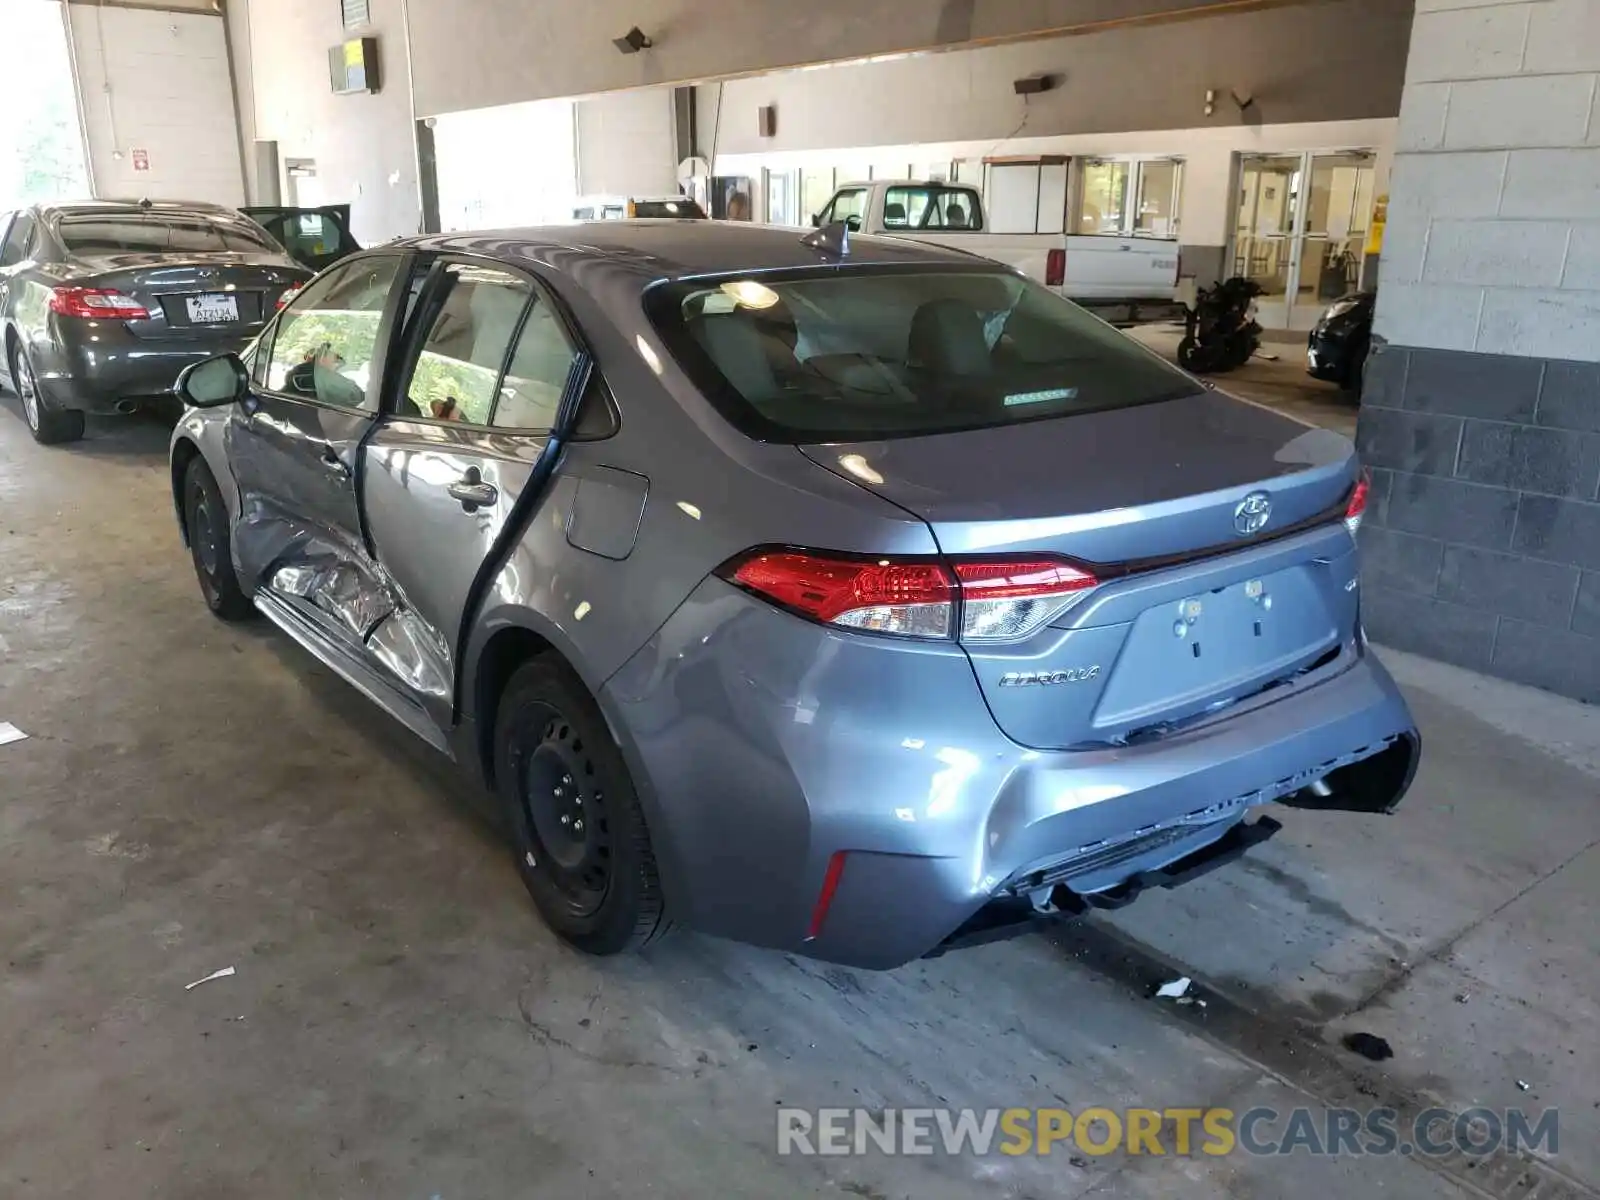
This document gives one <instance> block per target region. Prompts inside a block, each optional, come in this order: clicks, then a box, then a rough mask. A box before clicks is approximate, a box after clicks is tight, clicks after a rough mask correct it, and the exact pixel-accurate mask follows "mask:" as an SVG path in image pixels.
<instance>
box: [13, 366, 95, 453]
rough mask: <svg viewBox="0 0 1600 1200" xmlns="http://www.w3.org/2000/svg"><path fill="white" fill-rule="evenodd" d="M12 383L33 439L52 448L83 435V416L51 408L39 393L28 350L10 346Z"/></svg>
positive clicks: (70, 410)
mask: <svg viewBox="0 0 1600 1200" xmlns="http://www.w3.org/2000/svg"><path fill="white" fill-rule="evenodd" d="M10 359H11V361H10V367H11V382H12V384H13V385H14V386H15V387H16V389H17V398H18V399H19V400H21V401H22V416H23V419H24V420H26V421H27V422H28V430H29V432H30V433H32V434H33V440H34V441H36V442H38V443H39V444H40V445H44V446H51V445H55V444H57V443H59V442H75V441H77V440H78V439H79V438H81V437H82V436H83V414H82V413H81V412H77V411H76V410H73V409H59V408H52V407H51V406H50V402H49V401H48V400H46V399H45V397H44V394H43V393H42V392H40V391H39V381H38V379H37V378H36V377H35V375H34V373H33V365H32V364H31V363H30V362H29V361H28V354H27V351H25V350H23V348H22V347H21V346H19V345H17V344H16V343H14V342H13V343H12V345H11V351H10Z"/></svg>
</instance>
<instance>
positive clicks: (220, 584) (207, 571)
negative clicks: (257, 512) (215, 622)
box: [183, 456, 255, 621]
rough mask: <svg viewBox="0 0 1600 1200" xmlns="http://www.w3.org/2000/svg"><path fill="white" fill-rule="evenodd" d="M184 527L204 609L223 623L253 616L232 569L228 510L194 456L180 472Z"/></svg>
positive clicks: (253, 611)
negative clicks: (204, 599)
mask: <svg viewBox="0 0 1600 1200" xmlns="http://www.w3.org/2000/svg"><path fill="white" fill-rule="evenodd" d="M183 515H184V528H185V529H187V530H188V533H189V555H190V557H191V558H193V559H194V573H195V577H196V578H197V579H198V580H199V581H200V594H201V595H202V596H204V597H205V598H206V607H207V608H209V609H210V610H211V611H212V612H214V613H216V615H217V616H219V617H221V618H222V619H223V620H224V621H242V620H244V619H245V618H246V617H249V616H252V615H253V614H254V613H255V606H254V605H253V604H251V603H250V597H248V596H246V595H245V594H244V589H243V588H241V587H240V586H239V577H238V576H237V575H236V574H234V570H233V548H232V542H231V540H230V538H229V534H228V510H227V507H226V506H225V505H224V504H223V501H222V493H221V491H219V490H218V488H217V481H216V480H215V479H213V478H212V476H211V471H210V469H209V468H208V467H207V466H206V463H205V459H203V458H200V457H198V456H197V457H196V458H195V459H194V460H193V461H191V462H190V463H189V468H188V470H186V471H185V472H184V473H183Z"/></svg>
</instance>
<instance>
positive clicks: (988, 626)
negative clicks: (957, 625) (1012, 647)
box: [956, 558, 1100, 642]
mask: <svg viewBox="0 0 1600 1200" xmlns="http://www.w3.org/2000/svg"><path fill="white" fill-rule="evenodd" d="M956 578H957V579H958V580H960V581H961V640H962V641H964V642H974V641H977V642H998V641H1009V640H1011V639H1012V638H1018V637H1023V636H1025V635H1027V634H1029V633H1032V632H1033V631H1034V630H1035V629H1037V628H1039V626H1041V625H1043V624H1044V623H1045V622H1046V621H1049V620H1051V619H1053V618H1054V617H1056V616H1058V615H1059V614H1060V613H1062V612H1063V611H1065V610H1066V609H1068V608H1070V607H1071V606H1072V605H1073V604H1074V603H1076V602H1077V601H1078V600H1079V599H1080V598H1081V597H1082V595H1083V593H1085V592H1087V591H1088V590H1089V589H1090V588H1093V587H1097V586H1099V583H1100V581H1099V580H1098V579H1097V578H1095V576H1094V575H1093V574H1092V573H1090V572H1089V571H1086V570H1084V569H1083V568H1082V567H1080V566H1076V565H1074V564H1073V563H1069V562H1066V561H1064V560H1062V559H1049V558H1046V559H1020V560H1012V559H1004V560H988V561H985V560H983V559H975V560H973V561H971V562H958V563H956Z"/></svg>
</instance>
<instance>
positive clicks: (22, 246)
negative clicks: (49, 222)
mask: <svg viewBox="0 0 1600 1200" xmlns="http://www.w3.org/2000/svg"><path fill="white" fill-rule="evenodd" d="M0 224H3V222H0ZM33 225H34V222H33V215H32V214H31V213H25V212H24V213H18V214H17V219H16V220H15V221H13V222H12V223H11V232H10V233H8V234H7V235H6V240H5V245H4V247H0V267H14V266H16V265H17V264H18V263H19V262H22V261H23V260H24V259H26V258H27V257H28V254H29V251H30V250H31V249H32V248H33V242H34V236H33Z"/></svg>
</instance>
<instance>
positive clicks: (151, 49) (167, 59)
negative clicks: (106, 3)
mask: <svg viewBox="0 0 1600 1200" xmlns="http://www.w3.org/2000/svg"><path fill="white" fill-rule="evenodd" d="M69 12H70V15H71V21H72V39H73V46H74V50H75V55H76V59H77V66H78V86H79V90H80V92H81V95H82V98H83V116H84V125H85V129H84V133H85V136H86V139H87V141H88V144H89V159H90V162H91V164H92V167H93V173H94V183H95V190H96V192H97V193H98V194H99V195H101V196H108V197H110V196H116V197H123V196H150V197H152V198H155V199H179V200H209V201H212V202H213V203H216V204H243V203H244V173H243V169H242V167H241V166H240V162H239V136H238V124H237V122H236V121H235V119H234V107H233V104H234V99H233V83H232V80H231V78H230V76H229V72H228V52H227V44H226V42H225V40H224V34H223V23H222V18H221V17H219V16H217V15H216V14H214V13H206V14H200V13H179V12H162V11H158V10H154V9H132V8H110V7H100V6H98V5H95V6H88V5H81V4H74V5H72V6H71V7H70V9H69ZM135 150H142V151H144V152H145V154H146V156H147V161H148V163H149V170H147V171H138V170H135V169H134V164H135V161H136V156H135V154H134V151H135Z"/></svg>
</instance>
